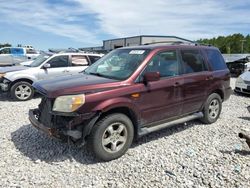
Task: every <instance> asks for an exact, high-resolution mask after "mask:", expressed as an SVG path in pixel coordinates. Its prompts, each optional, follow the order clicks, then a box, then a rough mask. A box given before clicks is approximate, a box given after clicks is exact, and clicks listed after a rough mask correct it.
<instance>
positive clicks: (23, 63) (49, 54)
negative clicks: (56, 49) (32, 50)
mask: <svg viewBox="0 0 250 188" xmlns="http://www.w3.org/2000/svg"><path fill="white" fill-rule="evenodd" d="M40 53H41V54H40V55H39V56H37V57H35V58H33V59H32V60H29V61H24V62H22V63H20V64H19V65H23V66H29V65H31V63H33V61H35V60H36V59H40V58H42V59H43V57H44V56H48V57H49V56H52V55H53V54H54V53H51V52H45V51H41V52H40Z"/></svg>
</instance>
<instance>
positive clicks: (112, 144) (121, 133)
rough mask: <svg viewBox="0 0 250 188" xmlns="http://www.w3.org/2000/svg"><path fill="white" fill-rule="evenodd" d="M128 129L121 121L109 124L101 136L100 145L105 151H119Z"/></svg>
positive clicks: (124, 141) (125, 140)
mask: <svg viewBox="0 0 250 188" xmlns="http://www.w3.org/2000/svg"><path fill="white" fill-rule="evenodd" d="M127 138H128V131H127V128H126V126H125V125H124V124H123V123H120V122H116V123H112V124H111V125H109V126H108V127H107V128H106V130H105V131H104V134H103V136H102V146H103V148H104V150H105V151H107V152H109V153H115V152H118V151H120V150H121V149H122V148H123V146H124V145H125V143H126V142H127Z"/></svg>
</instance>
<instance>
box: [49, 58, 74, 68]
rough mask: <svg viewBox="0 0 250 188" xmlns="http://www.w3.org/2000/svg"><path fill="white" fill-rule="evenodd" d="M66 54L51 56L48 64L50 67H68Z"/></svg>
mask: <svg viewBox="0 0 250 188" xmlns="http://www.w3.org/2000/svg"><path fill="white" fill-rule="evenodd" d="M68 59H69V58H68V56H66V55H65V56H56V57H54V58H52V59H51V60H50V61H49V62H48V64H50V68H60V67H68V66H69V61H68Z"/></svg>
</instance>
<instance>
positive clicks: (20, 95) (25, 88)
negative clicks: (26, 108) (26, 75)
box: [10, 81, 34, 101]
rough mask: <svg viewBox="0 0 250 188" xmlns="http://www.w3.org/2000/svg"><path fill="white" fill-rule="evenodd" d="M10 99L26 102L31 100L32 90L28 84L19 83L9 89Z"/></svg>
mask: <svg viewBox="0 0 250 188" xmlns="http://www.w3.org/2000/svg"><path fill="white" fill-rule="evenodd" d="M10 95H11V98H12V99H14V100H17V101H27V100H30V99H32V98H33V96H34V89H33V87H32V86H31V84H30V83H29V82H25V81H20V82H17V83H15V84H14V85H13V86H12V87H11V89H10Z"/></svg>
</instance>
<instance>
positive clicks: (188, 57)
mask: <svg viewBox="0 0 250 188" xmlns="http://www.w3.org/2000/svg"><path fill="white" fill-rule="evenodd" d="M181 57H182V64H183V73H184V74H188V73H195V72H202V71H207V67H206V64H205V61H204V58H203V56H202V55H201V53H200V51H199V50H181Z"/></svg>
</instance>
